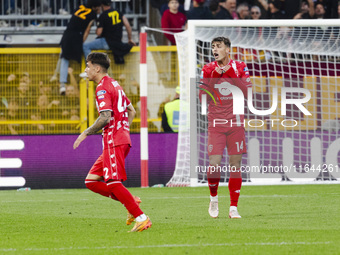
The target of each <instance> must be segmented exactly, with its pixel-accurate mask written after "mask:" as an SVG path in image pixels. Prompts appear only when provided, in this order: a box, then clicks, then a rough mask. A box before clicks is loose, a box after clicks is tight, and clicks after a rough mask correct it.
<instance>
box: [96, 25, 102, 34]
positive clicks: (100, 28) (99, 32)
mask: <svg viewBox="0 0 340 255" xmlns="http://www.w3.org/2000/svg"><path fill="white" fill-rule="evenodd" d="M102 33H103V28H102V27H97V29H96V35H97V36H101V35H102Z"/></svg>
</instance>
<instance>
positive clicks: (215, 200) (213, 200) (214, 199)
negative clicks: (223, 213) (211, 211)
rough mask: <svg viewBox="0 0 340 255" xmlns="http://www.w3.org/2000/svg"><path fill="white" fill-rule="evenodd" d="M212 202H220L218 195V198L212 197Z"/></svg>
mask: <svg viewBox="0 0 340 255" xmlns="http://www.w3.org/2000/svg"><path fill="white" fill-rule="evenodd" d="M210 201H212V202H218V195H216V196H214V197H212V196H210Z"/></svg>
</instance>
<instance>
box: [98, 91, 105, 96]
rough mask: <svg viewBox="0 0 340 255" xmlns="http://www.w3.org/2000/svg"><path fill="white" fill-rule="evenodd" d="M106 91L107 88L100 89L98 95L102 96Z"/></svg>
mask: <svg viewBox="0 0 340 255" xmlns="http://www.w3.org/2000/svg"><path fill="white" fill-rule="evenodd" d="M105 93H106V90H99V91H98V92H97V96H101V95H104V94H105Z"/></svg>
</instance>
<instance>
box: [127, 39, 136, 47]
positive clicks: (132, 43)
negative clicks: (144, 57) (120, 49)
mask: <svg viewBox="0 0 340 255" xmlns="http://www.w3.org/2000/svg"><path fill="white" fill-rule="evenodd" d="M128 44H130V45H132V46H136V45H137V44H136V43H135V42H134V41H132V40H129V42H128Z"/></svg>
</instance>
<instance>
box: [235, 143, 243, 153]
mask: <svg viewBox="0 0 340 255" xmlns="http://www.w3.org/2000/svg"><path fill="white" fill-rule="evenodd" d="M235 144H236V147H237V152H240V151H243V141H241V143H239V142H235Z"/></svg>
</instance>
